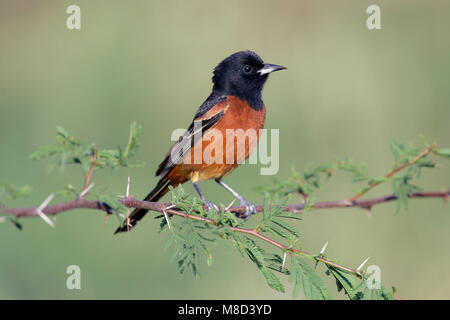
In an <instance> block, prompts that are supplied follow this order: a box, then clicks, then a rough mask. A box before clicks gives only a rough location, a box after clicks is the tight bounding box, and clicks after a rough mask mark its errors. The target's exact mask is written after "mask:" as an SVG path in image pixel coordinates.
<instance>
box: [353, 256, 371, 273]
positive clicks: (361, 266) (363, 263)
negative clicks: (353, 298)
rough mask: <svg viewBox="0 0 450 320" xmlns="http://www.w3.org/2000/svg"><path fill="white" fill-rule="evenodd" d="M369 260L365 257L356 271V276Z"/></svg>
mask: <svg viewBox="0 0 450 320" xmlns="http://www.w3.org/2000/svg"><path fill="white" fill-rule="evenodd" d="M369 259H370V257H367V259H366V260H364V261H363V262H362V263H361V264H360V265H359V267H358V268H357V269H356V273H357V274H359V275H360V274H361V269H362V268H363V267H364V265H365V264H366V263H367V261H369Z"/></svg>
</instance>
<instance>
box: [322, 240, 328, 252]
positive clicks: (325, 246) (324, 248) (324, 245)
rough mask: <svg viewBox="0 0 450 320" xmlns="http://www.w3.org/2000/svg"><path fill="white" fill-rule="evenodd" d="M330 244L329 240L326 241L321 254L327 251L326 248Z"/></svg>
mask: <svg viewBox="0 0 450 320" xmlns="http://www.w3.org/2000/svg"><path fill="white" fill-rule="evenodd" d="M327 245H328V241H327V243H325V245H324V246H323V248H322V250H320V254H323V253H324V252H325V249H326V248H327Z"/></svg>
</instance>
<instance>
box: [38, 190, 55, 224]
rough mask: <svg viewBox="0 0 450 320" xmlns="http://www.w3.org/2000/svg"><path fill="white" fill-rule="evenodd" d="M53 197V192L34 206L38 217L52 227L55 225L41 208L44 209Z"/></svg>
mask: <svg viewBox="0 0 450 320" xmlns="http://www.w3.org/2000/svg"><path fill="white" fill-rule="evenodd" d="M54 197H55V195H54V194H53V193H52V194H50V195H49V196H48V197H47V198H45V200H44V201H43V202H42V203H41V205H40V206H39V207H37V208H36V213H37V214H38V215H39V217H41V219H42V220H44V221H45V222H46V223H47V224H48V225H49V226H50V227H52V228H54V227H55V223H54V222H53V221H52V220H51V219H50V218H49V217H47V215H46V214H45V213H44V212H42V210H44V209H45V208H46V207H47V206H48V204H49V203H50V201H52V200H53V198H54Z"/></svg>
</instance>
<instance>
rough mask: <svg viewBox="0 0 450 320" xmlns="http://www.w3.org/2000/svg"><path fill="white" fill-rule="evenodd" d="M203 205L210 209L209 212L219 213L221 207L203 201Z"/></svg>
mask: <svg viewBox="0 0 450 320" xmlns="http://www.w3.org/2000/svg"><path fill="white" fill-rule="evenodd" d="M203 203H204V204H205V205H206V206H207V207H208V211H211V210H216V211H217V212H219V207H218V206H217V205H216V204H215V203H214V202H212V201H209V200H206V199H203Z"/></svg>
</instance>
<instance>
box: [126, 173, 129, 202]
mask: <svg viewBox="0 0 450 320" xmlns="http://www.w3.org/2000/svg"><path fill="white" fill-rule="evenodd" d="M126 195H127V198H128V197H129V196H130V176H128V182H127V193H126Z"/></svg>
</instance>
